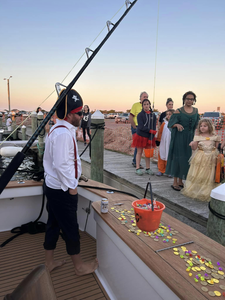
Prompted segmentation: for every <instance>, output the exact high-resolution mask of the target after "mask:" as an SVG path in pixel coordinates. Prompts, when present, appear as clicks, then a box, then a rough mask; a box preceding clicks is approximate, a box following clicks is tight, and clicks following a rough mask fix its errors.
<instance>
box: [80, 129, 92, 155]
mask: <svg viewBox="0 0 225 300" xmlns="http://www.w3.org/2000/svg"><path fill="white" fill-rule="evenodd" d="M82 129H83V139H84V142H85V143H86V130H87V135H88V137H89V156H90V157H91V135H90V129H89V127H85V128H83V127H82Z"/></svg>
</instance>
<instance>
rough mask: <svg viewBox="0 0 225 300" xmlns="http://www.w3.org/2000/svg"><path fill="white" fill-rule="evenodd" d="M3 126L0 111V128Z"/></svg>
mask: <svg viewBox="0 0 225 300" xmlns="http://www.w3.org/2000/svg"><path fill="white" fill-rule="evenodd" d="M2 127H3V124H2V113H0V128H2Z"/></svg>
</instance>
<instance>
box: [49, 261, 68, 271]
mask: <svg viewBox="0 0 225 300" xmlns="http://www.w3.org/2000/svg"><path fill="white" fill-rule="evenodd" d="M65 263H66V260H58V261H56V260H53V262H52V263H49V264H47V263H45V265H46V267H47V268H48V270H49V272H52V271H53V270H55V269H56V268H59V267H61V266H63V265H64V264H65Z"/></svg>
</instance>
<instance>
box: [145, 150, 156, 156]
mask: <svg viewBox="0 0 225 300" xmlns="http://www.w3.org/2000/svg"><path fill="white" fill-rule="evenodd" d="M144 152H145V157H153V155H154V148H151V149H144Z"/></svg>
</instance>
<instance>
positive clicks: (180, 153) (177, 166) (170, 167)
mask: <svg viewBox="0 0 225 300" xmlns="http://www.w3.org/2000/svg"><path fill="white" fill-rule="evenodd" d="M195 102H196V95H195V94H194V93H193V92H187V93H185V94H184V95H183V106H182V107H181V108H178V109H177V110H176V111H175V113H174V114H173V115H172V116H171V118H170V121H169V124H168V127H169V128H172V132H171V141H170V149H169V155H168V159H167V166H166V174H169V175H172V176H173V177H174V181H173V185H171V187H172V188H173V189H174V190H176V191H180V190H181V189H182V188H183V182H182V180H183V179H186V176H187V173H188V169H189V159H190V157H191V154H192V150H191V147H190V146H189V144H190V142H191V141H192V140H193V137H194V132H195V129H196V127H197V124H198V121H199V114H198V109H197V108H195V107H193V104H195Z"/></svg>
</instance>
